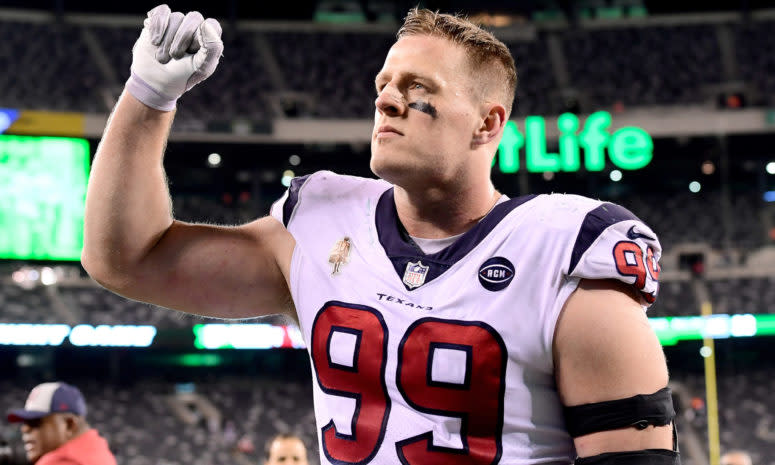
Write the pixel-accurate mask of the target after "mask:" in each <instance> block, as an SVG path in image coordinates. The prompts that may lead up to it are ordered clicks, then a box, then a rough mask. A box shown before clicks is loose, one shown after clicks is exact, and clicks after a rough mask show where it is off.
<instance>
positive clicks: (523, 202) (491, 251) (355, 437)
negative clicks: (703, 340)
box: [82, 5, 679, 465]
mask: <svg viewBox="0 0 775 465" xmlns="http://www.w3.org/2000/svg"><path fill="white" fill-rule="evenodd" d="M220 35H221V29H220V26H219V25H218V23H217V21H215V20H213V19H204V18H203V17H202V15H201V14H199V13H197V12H191V13H188V14H185V15H184V14H183V13H179V12H174V13H173V12H171V11H170V9H169V8H168V7H167V6H166V5H162V6H159V7H157V8H155V9H153V10H151V12H150V13H149V15H148V18H147V19H146V20H145V27H144V28H143V30H142V33H141V34H140V37H139V39H138V40H137V42H136V44H135V46H134V50H133V60H132V67H131V76H130V78H129V80H128V81H127V84H126V88H125V91H124V93H123V95H122V96H121V98H120V100H119V102H118V104H117V106H116V108H115V110H114V112H113V114H112V116H111V118H110V120H109V122H108V125H107V128H106V130H105V134H104V136H103V139H102V141H101V143H100V146H99V148H98V151H97V155H96V158H95V161H94V165H93V171H92V175H91V179H90V183H89V188H88V194H87V201H86V220H85V245H84V250H83V257H82V259H83V265H84V266H85V268H86V269H87V270H88V272H89V273H90V274H91V276H92V277H93V278H94V279H95V280H97V281H98V282H100V283H101V284H102V285H104V286H105V287H107V288H109V289H111V290H113V291H115V292H117V293H119V294H122V295H124V296H126V297H129V298H132V299H137V300H142V301H147V302H153V303H155V304H157V305H161V306H165V307H169V308H175V309H180V310H184V311H187V312H191V313H197V314H201V315H207V316H212V317H220V318H245V317H254V316H259V315H266V314H269V313H277V312H281V311H285V312H288V313H289V314H291V315H293V316H294V317H295V318H297V319H298V322H299V325H300V327H301V330H302V333H303V335H304V338H305V341H306V344H307V347H308V350H309V352H310V355H311V360H312V364H313V368H314V381H313V384H314V397H315V399H314V400H315V413H316V419H317V425H318V432H319V441H320V451H321V461H322V463H325V464H364V465H365V464H395V463H398V462H401V463H403V464H418V465H419V464H422V465H432V464H472V465H473V464H497V463H501V464H507V463H508V464H538V463H542V464H543V463H556V464H568V463H573V462H574V461H575V463H577V464H581V465H584V464H596V465H597V464H599V465H613V464H625V463H626V464H635V465H638V464H644V465H645V464H649V465H663V464H664V465H673V464H677V463H679V458H678V453H677V451H676V442H675V433H674V430H673V427H672V420H673V416H674V411H673V407H672V403H671V396H670V391H669V389H668V388H667V382H668V373H667V368H666V363H665V358H664V355H663V353H662V350H661V347H660V345H659V342H658V340H657V338H656V336H655V334H654V333H653V331H652V330H651V328H650V326H649V324H648V321H647V319H646V316H645V312H644V307H646V306H648V305H649V304H650V303H651V302H653V301H654V299H655V297H656V293H657V286H658V277H659V264H658V260H659V257H660V254H661V247H660V244H659V241H658V240H657V236H656V234H655V233H654V231H652V230H651V229H650V228H649V227H648V226H647V225H645V224H644V223H643V222H641V221H640V220H639V219H638V218H637V217H636V216H634V215H633V214H632V213H631V212H629V211H628V210H626V209H624V208H622V207H620V206H617V205H614V204H611V203H606V202H601V201H597V200H592V199H588V198H584V197H579V196H574V195H538V196H526V197H519V198H513V199H511V198H508V197H507V196H505V195H503V194H501V193H499V192H498V191H497V190H496V189H495V188H494V186H493V184H492V182H491V181H490V167H491V162H492V159H493V157H494V155H495V153H496V150H497V147H498V143H499V141H500V139H501V137H502V135H503V128H504V125H505V123H506V121H507V120H508V118H509V115H510V112H511V105H512V101H513V98H514V90H515V86H516V78H517V76H516V70H515V66H514V60H513V58H512V57H511V55H510V53H509V50H508V48H507V47H506V46H505V45H504V44H503V43H502V42H500V41H498V40H497V39H496V38H495V37H494V36H493V35H492V34H490V33H489V32H486V31H484V30H482V29H480V28H479V27H477V26H476V25H474V24H472V23H470V22H468V21H467V20H465V19H462V18H460V17H456V16H452V15H446V14H439V13H435V12H432V11H428V10H419V9H414V10H412V11H410V12H409V14H408V15H407V17H406V20H405V22H404V24H403V26H402V27H401V29H400V31H399V32H398V37H397V41H396V42H395V44H394V45H393V46H392V48H391V49H390V52H389V53H388V55H387V57H386V59H385V62H384V66H383V67H382V69H381V70H380V72H379V73H378V74H377V76H376V79H375V87H376V100H375V114H374V129H373V133H372V140H371V147H372V158H371V168H372V170H373V171H374V173H376V174H377V175H378V176H379V177H380V178H381V179H379V180H374V179H364V178H355V177H350V176H342V175H338V174H335V173H332V172H328V171H322V172H317V173H314V174H312V175H309V176H305V177H301V178H297V179H294V180H293V181H292V183H291V185H290V188H289V189H288V191H287V192H286V194H285V195H284V196H283V198H281V199H280V200H279V201H278V202H276V203H275V205H274V206H273V208H272V212H271V215H270V216H268V217H265V218H261V219H258V220H256V221H253V222H251V223H249V224H245V225H242V226H237V227H220V226H212V225H203V224H190V223H184V222H181V221H177V220H175V219H174V218H173V216H172V213H171V210H170V198H169V193H168V189H167V184H166V180H165V175H164V169H163V163H162V155H163V151H164V147H165V143H166V141H167V135H168V132H169V130H170V126H171V124H172V119H173V115H174V110H175V108H176V101H177V99H178V98H179V97H180V96H181V95H182V94H183V93H185V92H186V91H188V90H190V89H191V88H192V87H193V86H194V85H196V84H197V83H198V82H201V81H202V80H204V79H206V78H207V77H208V76H209V75H210V74H211V73H212V72H213V71H214V70H215V68H216V65H217V64H218V61H219V59H220V57H221V52H222V50H223V43H222V41H221V38H220ZM342 85H344V86H346V85H347V83H346V82H343V83H342Z"/></svg>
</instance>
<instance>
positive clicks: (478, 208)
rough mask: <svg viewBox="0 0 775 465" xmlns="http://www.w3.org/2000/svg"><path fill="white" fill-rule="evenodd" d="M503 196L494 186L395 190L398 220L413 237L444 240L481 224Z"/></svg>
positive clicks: (398, 188) (486, 184)
mask: <svg viewBox="0 0 775 465" xmlns="http://www.w3.org/2000/svg"><path fill="white" fill-rule="evenodd" d="M500 197H501V193H499V192H498V191H496V190H495V188H494V187H493V185H492V183H490V182H489V181H488V182H487V183H480V184H479V185H477V186H466V187H464V188H462V189H461V188H455V189H451V190H443V189H439V188H429V189H424V190H420V191H411V192H409V191H407V190H406V189H404V188H402V187H399V186H395V201H396V210H397V211H398V217H399V219H400V220H401V223H402V224H403V226H404V228H406V231H407V232H408V233H409V235H410V236H413V237H422V238H427V239H441V238H444V237H449V236H455V235H458V234H462V233H464V232H466V231H468V230H469V229H471V228H472V227H473V226H474V225H475V224H476V223H478V222H479V220H481V219H482V218H483V217H484V216H485V215H487V213H488V212H489V211H490V210H491V209H492V207H493V206H495V204H496V203H497V201H498V199H499V198H500Z"/></svg>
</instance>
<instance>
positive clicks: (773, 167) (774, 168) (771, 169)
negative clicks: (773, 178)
mask: <svg viewBox="0 0 775 465" xmlns="http://www.w3.org/2000/svg"><path fill="white" fill-rule="evenodd" d="M765 169H766V170H767V172H768V173H769V174H775V161H771V162H769V163H767V166H765Z"/></svg>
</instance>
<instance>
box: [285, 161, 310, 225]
mask: <svg viewBox="0 0 775 465" xmlns="http://www.w3.org/2000/svg"><path fill="white" fill-rule="evenodd" d="M310 176H311V175H310V174H308V175H306V176H299V177H296V178H293V179H292V180H291V185H290V187H289V188H288V198H287V199H285V203H284V204H283V225H284V226H285V227H286V228H287V227H288V223H290V222H291V216H292V215H293V211H294V210H295V209H296V205H297V204H298V203H299V191H301V186H303V185H304V183H305V182H307V179H309V177H310Z"/></svg>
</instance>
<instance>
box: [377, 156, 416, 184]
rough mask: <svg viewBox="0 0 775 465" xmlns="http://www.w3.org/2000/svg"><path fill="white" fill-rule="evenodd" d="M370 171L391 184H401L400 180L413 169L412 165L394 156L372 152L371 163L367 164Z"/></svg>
mask: <svg viewBox="0 0 775 465" xmlns="http://www.w3.org/2000/svg"><path fill="white" fill-rule="evenodd" d="M369 166H370V168H371V172H372V173H374V174H376V175H377V176H379V177H380V178H382V179H384V180H385V181H388V182H389V183H391V184H399V185H400V184H401V183H402V180H404V179H406V177H407V176H409V175H410V174H411V172H412V171H413V169H412V167H410V166H408V164H406V163H401V162H400V161H398V160H396V159H395V158H394V157H388V156H384V155H383V154H377V153H374V152H372V154H371V163H370V164H369Z"/></svg>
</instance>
